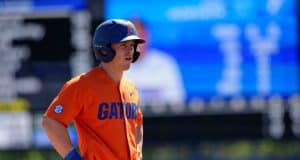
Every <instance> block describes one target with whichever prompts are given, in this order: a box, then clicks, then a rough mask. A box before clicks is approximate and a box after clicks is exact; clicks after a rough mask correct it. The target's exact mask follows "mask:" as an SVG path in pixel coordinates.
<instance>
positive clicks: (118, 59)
mask: <svg viewBox="0 0 300 160" xmlns="http://www.w3.org/2000/svg"><path fill="white" fill-rule="evenodd" d="M134 44H135V42H134V41H133V40H129V41H125V42H120V43H114V44H112V46H111V47H112V48H113V49H114V50H115V52H116V55H115V57H114V58H113V60H112V61H111V62H112V64H113V65H114V66H115V67H117V68H118V69H120V70H122V71H124V70H127V69H128V68H129V67H130V64H131V62H132V60H133V52H134Z"/></svg>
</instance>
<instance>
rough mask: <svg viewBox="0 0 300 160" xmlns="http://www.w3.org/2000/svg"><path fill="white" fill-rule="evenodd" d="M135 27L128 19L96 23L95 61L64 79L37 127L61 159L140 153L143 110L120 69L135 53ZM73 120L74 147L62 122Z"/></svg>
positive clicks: (122, 158)
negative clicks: (97, 62) (74, 129)
mask: <svg viewBox="0 0 300 160" xmlns="http://www.w3.org/2000/svg"><path fill="white" fill-rule="evenodd" d="M144 42H145V40H143V39H141V38H140V37H138V35H137V33H136V28H135V26H134V25H133V24H132V23H131V22H130V21H128V20H124V19H110V20H106V21H104V22H103V23H101V24H100V25H99V26H98V27H97V29H96V31H95V33H94V37H93V49H94V54H95V57H96V59H97V60H99V61H100V63H99V66H97V67H95V68H92V69H91V70H90V71H88V72H86V73H84V74H82V75H79V76H77V77H74V78H72V79H71V80H69V81H68V82H66V83H65V84H64V86H63V87H62V89H61V91H60V92H59V93H58V95H57V96H56V97H55V98H54V100H53V101H52V102H51V104H50V105H49V107H48V109H47V111H46V112H45V114H44V118H43V122H42V126H43V128H44V130H45V132H46V133H47V135H48V138H49V139H50V141H51V143H52V145H53V146H54V148H55V149H56V151H57V152H58V153H59V154H60V155H61V156H62V157H64V159H66V160H81V159H84V160H100V159H101V160H137V159H141V157H142V142H143V126H142V124H143V115H142V112H141V109H140V102H139V94H138V91H137V88H136V87H135V85H134V84H133V83H132V82H131V81H130V80H129V79H127V78H126V77H124V76H123V71H125V70H127V69H129V67H130V64H131V63H133V62H135V61H136V60H137V59H138V57H139V54H140V53H139V51H138V47H137V46H138V45H139V44H141V43H144ZM71 122H74V124H75V128H76V131H77V134H78V144H79V151H77V150H76V147H75V146H73V145H72V143H71V140H70V136H69V134H68V132H67V127H68V126H69V125H70V123H71Z"/></svg>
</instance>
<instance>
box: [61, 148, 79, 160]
mask: <svg viewBox="0 0 300 160" xmlns="http://www.w3.org/2000/svg"><path fill="white" fill-rule="evenodd" d="M64 159H65V160H82V158H81V156H80V154H79V153H78V152H77V150H76V148H73V149H72V150H71V151H70V152H69V153H68V154H67V155H66V156H65V158H64Z"/></svg>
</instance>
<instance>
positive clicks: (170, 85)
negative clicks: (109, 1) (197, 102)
mask: <svg viewBox="0 0 300 160" xmlns="http://www.w3.org/2000/svg"><path fill="white" fill-rule="evenodd" d="M131 21H132V22H133V23H134V25H135V26H136V29H137V32H138V35H139V36H140V37H141V38H143V39H145V40H146V41H147V44H145V45H144V44H142V45H139V50H140V52H141V55H140V57H139V59H138V61H137V62H135V63H134V64H132V65H131V68H130V70H128V71H126V72H125V73H126V76H128V77H129V78H130V79H132V80H133V81H134V82H135V83H136V84H137V86H138V88H139V91H140V98H141V106H145V105H158V104H159V105H167V104H168V105H172V106H174V105H178V106H180V105H184V101H185V90H184V86H183V82H182V77H181V73H180V70H179V67H178V64H177V62H176V60H175V59H174V58H173V57H172V56H170V55H169V54H167V53H165V52H163V51H161V50H158V49H155V48H151V47H150V46H151V44H149V43H151V42H150V37H149V36H150V33H149V32H148V29H147V26H146V24H145V23H144V22H143V21H142V20H141V19H138V18H134V19H131Z"/></svg>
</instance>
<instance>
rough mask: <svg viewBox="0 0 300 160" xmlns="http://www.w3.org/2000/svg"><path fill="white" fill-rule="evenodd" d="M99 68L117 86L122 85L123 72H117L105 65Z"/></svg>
mask: <svg viewBox="0 0 300 160" xmlns="http://www.w3.org/2000/svg"><path fill="white" fill-rule="evenodd" d="M99 67H100V68H101V69H102V70H103V71H104V72H105V73H106V74H107V75H108V76H109V77H110V78H111V79H112V80H113V81H115V82H116V83H117V84H120V81H121V79H122V76H123V72H120V71H116V70H114V69H112V68H110V67H107V66H104V65H101V64H100V65H99Z"/></svg>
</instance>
